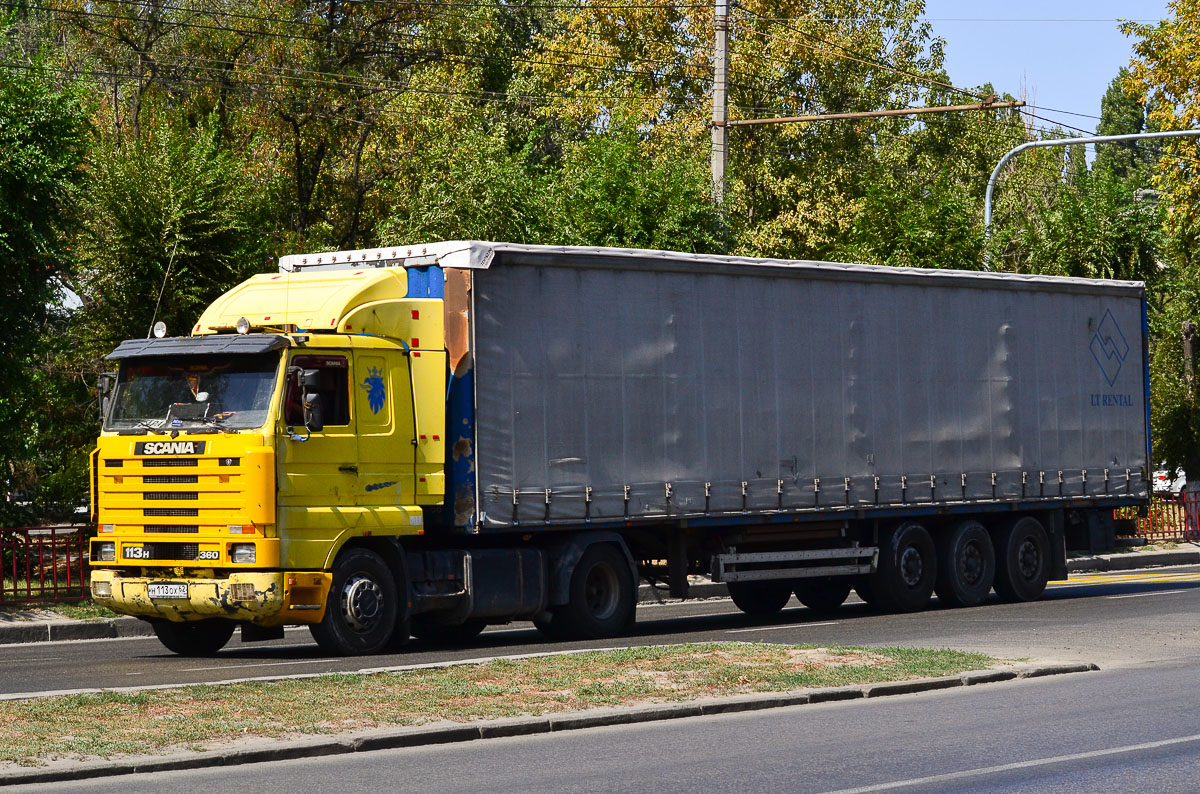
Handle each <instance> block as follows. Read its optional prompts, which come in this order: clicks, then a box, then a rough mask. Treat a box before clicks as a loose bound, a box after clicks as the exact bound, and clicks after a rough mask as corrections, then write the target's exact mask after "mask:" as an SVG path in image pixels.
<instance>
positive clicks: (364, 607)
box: [342, 574, 383, 632]
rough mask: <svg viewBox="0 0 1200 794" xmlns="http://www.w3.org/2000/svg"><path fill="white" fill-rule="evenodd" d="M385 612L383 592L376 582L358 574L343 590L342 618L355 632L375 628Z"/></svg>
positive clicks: (347, 582) (351, 578) (349, 580)
mask: <svg viewBox="0 0 1200 794" xmlns="http://www.w3.org/2000/svg"><path fill="white" fill-rule="evenodd" d="M382 611H383V590H382V588H380V586H379V583H378V582H376V581H375V580H373V579H371V578H369V577H366V576H363V575H362V574H356V575H355V576H352V577H350V578H349V579H348V580H347V581H346V584H345V586H344V587H343V588H342V616H343V617H345V619H346V624H347V625H348V626H350V628H352V629H354V630H355V631H360V632H365V631H369V630H370V629H372V628H374V626H375V624H376V623H377V622H378V621H379V616H380V613H381V612H382Z"/></svg>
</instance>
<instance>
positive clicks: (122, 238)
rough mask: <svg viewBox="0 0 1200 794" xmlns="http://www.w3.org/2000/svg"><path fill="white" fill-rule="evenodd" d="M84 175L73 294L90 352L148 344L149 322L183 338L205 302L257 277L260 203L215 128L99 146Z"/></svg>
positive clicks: (147, 134)
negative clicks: (86, 184)
mask: <svg viewBox="0 0 1200 794" xmlns="http://www.w3.org/2000/svg"><path fill="white" fill-rule="evenodd" d="M90 166H91V169H92V173H93V185H92V189H91V190H90V191H89V192H88V198H87V201H86V202H85V205H84V218H85V233H84V235H83V236H82V237H81V238H80V240H79V250H78V255H79V258H80V268H81V269H80V274H79V278H78V281H77V286H78V292H79V294H80V296H81V297H82V298H83V300H84V305H85V309H86V313H87V323H86V325H87V333H88V336H89V338H88V340H87V345H88V347H89V348H90V349H92V351H93V352H96V353H101V354H102V353H107V352H108V349H109V348H111V347H112V346H113V345H114V344H115V343H116V342H117V341H119V340H120V339H124V338H129V337H138V336H145V335H147V334H148V333H149V329H150V326H151V324H152V323H153V322H154V320H155V318H157V319H159V320H163V321H164V322H165V323H166V324H167V327H168V329H170V331H171V332H172V333H174V334H177V335H183V334H187V333H189V332H190V331H191V330H192V324H193V323H195V321H196V318H197V317H198V316H199V315H200V313H201V311H202V310H203V309H204V307H205V306H207V305H208V303H210V302H211V301H212V300H213V299H214V298H216V297H217V296H218V295H220V294H221V293H222V292H224V291H225V290H227V289H229V288H230V287H232V286H233V285H234V284H236V283H237V282H238V281H240V280H242V279H243V278H245V277H246V276H247V275H249V274H250V273H255V272H259V271H261V270H262V269H263V266H264V264H265V250H264V244H265V243H266V242H267V241H266V240H265V239H264V236H263V235H262V233H261V231H260V228H261V227H260V225H259V222H258V221H259V217H260V215H261V214H262V212H263V206H262V197H261V196H260V195H259V193H257V192H256V190H255V185H254V184H253V183H252V182H250V181H249V180H247V179H246V177H245V174H244V173H243V171H242V167H241V163H240V162H239V161H238V160H236V159H235V158H234V157H233V156H231V155H230V154H228V153H226V152H224V151H223V150H222V149H221V147H220V145H219V140H218V131H217V127H216V125H215V124H205V125H203V126H200V127H197V128H194V129H193V128H189V127H188V126H186V125H184V124H180V123H176V124H175V125H167V124H165V123H163V124H160V125H154V126H152V127H150V128H149V129H147V130H144V134H143V136H142V137H141V138H138V139H134V140H129V141H126V142H125V144H124V145H117V144H116V143H115V142H114V141H113V140H112V139H107V140H104V141H102V142H101V144H100V145H98V146H97V147H96V150H95V153H94V156H93V158H92V160H91V163H90ZM160 293H161V300H160V297H159V296H160Z"/></svg>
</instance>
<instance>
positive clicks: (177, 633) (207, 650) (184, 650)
mask: <svg viewBox="0 0 1200 794" xmlns="http://www.w3.org/2000/svg"><path fill="white" fill-rule="evenodd" d="M151 625H152V626H153V627H154V636H156V637H158V641H159V642H161V643H162V644H163V645H165V646H166V648H167V650H168V651H173V652H174V653H177V654H179V655H180V656H212V655H213V654H214V653H216V652H217V651H219V650H221V649H222V648H224V647H225V643H227V642H229V638H230V637H232V636H233V630H234V628H236V627H237V624H236V623H234V622H233V621H232V620H197V621H189V622H187V623H174V622H172V621H169V620H155V621H153V622H152V623H151Z"/></svg>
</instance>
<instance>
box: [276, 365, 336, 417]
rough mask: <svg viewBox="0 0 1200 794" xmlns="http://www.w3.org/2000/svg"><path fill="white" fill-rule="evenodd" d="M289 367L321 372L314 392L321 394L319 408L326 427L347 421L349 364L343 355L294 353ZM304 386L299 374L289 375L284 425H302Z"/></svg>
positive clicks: (284, 406)
mask: <svg viewBox="0 0 1200 794" xmlns="http://www.w3.org/2000/svg"><path fill="white" fill-rule="evenodd" d="M292 366H293V367H299V368H300V369H315V370H317V372H319V373H320V375H319V378H318V381H319V385H318V386H317V389H316V393H317V394H319V395H321V408H322V413H323V414H324V416H323V417H322V418H323V420H324V424H325V426H326V427H337V426H339V425H343V426H344V425H348V424H350V364H349V362H348V361H347V360H346V357H345V356H294V357H293V358H292ZM302 393H303V389H302V388H301V386H300V375H299V373H296V372H293V373H291V374H289V375H288V384H287V393H286V396H285V397H284V404H283V421H284V424H287V425H291V426H297V425H303V424H304V405H303V398H302Z"/></svg>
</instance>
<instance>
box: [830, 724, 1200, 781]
mask: <svg viewBox="0 0 1200 794" xmlns="http://www.w3.org/2000/svg"><path fill="white" fill-rule="evenodd" d="M1196 742H1200V734H1196V735H1194V736H1181V737H1179V738H1178V739H1163V740H1161V741H1157V742H1145V743H1143V744H1129V745H1126V746H1124V747H1111V748H1109V749H1107V750H1089V751H1088V752H1085V753H1072V754H1071V755H1056V756H1054V757H1052V758H1034V759H1031V760H1029V761H1015V762H1013V763H1011V764H1000V765H999V766H987V767H981V768H980V769H966V770H963V771H962V772H948V773H946V774H944V775H930V776H928V777H914V778H910V779H909V780H893V781H891V782H890V783H876V784H875V785H873V786H860V787H858V788H845V789H838V790H837V791H829V792H826V794H866V792H870V791H890V790H892V789H898V788H907V787H909V786H924V785H928V784H930V783H948V782H951V781H955V780H964V779H966V778H972V777H979V776H981V775H994V774H997V773H1000V772H1013V771H1016V770H1019V769H1033V768H1036V767H1039V766H1051V765H1053V764H1062V763H1066V762H1068V761H1084V760H1087V759H1089V758H1103V757H1105V756H1109V755H1123V754H1125V753H1135V752H1141V751H1142V750H1154V749H1157V748H1159V747H1170V746H1172V745H1177V744H1194V743H1196Z"/></svg>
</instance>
